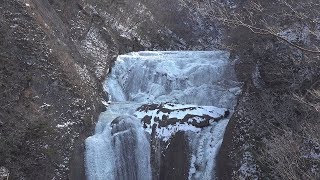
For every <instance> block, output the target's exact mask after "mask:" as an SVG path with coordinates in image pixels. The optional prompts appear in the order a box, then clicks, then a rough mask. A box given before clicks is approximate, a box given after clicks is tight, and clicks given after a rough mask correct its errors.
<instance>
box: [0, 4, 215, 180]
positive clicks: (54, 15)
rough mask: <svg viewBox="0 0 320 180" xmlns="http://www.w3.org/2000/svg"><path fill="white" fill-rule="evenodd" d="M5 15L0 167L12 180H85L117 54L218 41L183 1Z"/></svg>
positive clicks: (4, 10)
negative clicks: (89, 140)
mask: <svg viewBox="0 0 320 180" xmlns="http://www.w3.org/2000/svg"><path fill="white" fill-rule="evenodd" d="M0 9H1V11H0V12H1V13H0V21H1V26H0V50H1V54H0V55H1V56H0V61H1V63H0V68H1V69H0V73H1V76H0V77H1V80H0V84H1V102H0V103H1V107H0V133H1V134H0V138H1V141H0V154H1V155H0V166H4V167H6V168H7V169H9V171H10V177H11V178H13V179H19V178H25V179H52V178H55V179H66V178H67V177H68V176H69V178H71V179H81V177H84V176H83V175H84V172H83V169H82V168H81V164H82V162H83V157H82V156H83V155H82V152H83V145H82V143H83V139H84V138H85V137H87V136H88V135H89V134H90V133H91V132H92V129H93V127H94V124H95V120H96V119H97V115H98V114H99V113H100V112H101V111H102V110H103V106H102V104H101V100H102V99H106V98H105V97H104V94H103V93H102V86H101V82H102V80H103V79H104V77H105V75H106V73H107V72H108V70H109V67H110V65H111V64H112V62H113V61H114V58H115V57H116V56H117V55H118V54H121V53H124V52H129V51H135V50H142V49H150V50H153V49H162V50H168V49H176V50H178V49H200V50H201V49H212V48H213V47H214V46H215V45H216V44H215V43H218V42H220V34H221V32H220V30H219V29H218V28H217V27H216V26H215V25H214V24H213V23H211V22H210V21H208V20H206V19H205V18H204V17H203V16H202V15H200V14H199V13H198V12H197V10H196V9H193V8H187V7H185V6H184V5H183V4H181V3H180V2H179V1H161V2H159V1H139V0H136V1H111V0H110V1H107V0H105V1H84V0H79V1H78V0H70V1H63V0H55V1H53V0H32V1H30V0H12V1H1V2H0ZM163 12H165V13H163ZM72 154H73V155H72ZM72 157H73V158H72ZM70 172H71V173H70Z"/></svg>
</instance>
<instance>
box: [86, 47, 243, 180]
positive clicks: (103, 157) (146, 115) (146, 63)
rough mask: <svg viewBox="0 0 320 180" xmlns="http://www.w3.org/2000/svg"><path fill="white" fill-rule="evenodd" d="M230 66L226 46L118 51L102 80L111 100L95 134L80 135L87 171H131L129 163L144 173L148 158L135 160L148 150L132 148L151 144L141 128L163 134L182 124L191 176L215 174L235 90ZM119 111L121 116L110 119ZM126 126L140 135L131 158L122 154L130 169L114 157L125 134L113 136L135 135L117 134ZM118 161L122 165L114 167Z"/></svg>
mask: <svg viewBox="0 0 320 180" xmlns="http://www.w3.org/2000/svg"><path fill="white" fill-rule="evenodd" d="M232 67H233V64H232V62H230V61H229V54H228V53H227V52H224V51H182V52H181V51H168V52H165V51H162V52H148V51H145V52H133V53H129V54H126V55H121V56H119V57H118V59H117V61H116V62H115V65H114V67H113V68H112V70H111V73H110V74H109V76H108V77H107V79H106V81H105V84H104V87H105V90H106V92H108V94H109V98H110V100H111V104H110V105H109V106H108V108H107V111H105V112H103V113H102V114H101V115H100V118H99V122H98V123H97V126H96V131H95V135H94V136H91V137H89V138H88V139H87V140H86V165H87V175H88V178H89V179H106V178H108V179H117V178H116V177H117V176H129V175H130V174H135V173H134V172H130V171H143V172H140V174H143V175H144V176H145V177H148V178H150V177H151V170H150V168H148V167H149V166H148V165H145V167H141V168H139V167H140V166H141V163H147V164H149V163H148V160H149V162H150V151H146V149H145V150H144V152H143V154H141V152H138V151H139V150H137V149H139V148H142V147H146V146H147V145H146V144H149V141H148V140H147V138H146V137H148V136H146V133H149V134H151V133H152V131H156V132H155V133H156V136H157V137H158V138H159V139H160V140H162V141H170V138H171V137H172V136H173V135H174V134H175V133H176V132H178V131H184V132H185V133H186V134H187V136H188V137H190V138H189V139H190V140H189V146H190V149H191V152H190V153H191V154H190V159H191V165H190V171H189V179H212V178H214V177H213V176H214V173H213V171H214V166H215V160H214V159H215V156H216V154H217V152H218V149H219V147H220V144H221V142H222V138H223V134H224V130H225V127H226V125H227V123H228V117H229V112H232V110H233V107H234V106H235V102H236V95H237V94H239V92H240V84H239V83H238V82H236V81H235V80H234V79H233V77H234V76H233V73H234V72H233V68H232ZM119 117H120V119H122V121H119V120H115V119H119ZM133 121H135V122H133ZM115 124H116V125H115ZM115 126H116V127H117V128H116V129H115ZM155 126H156V128H155V129H154V128H153V127H155ZM113 131H116V132H117V133H112V132H113ZM129 132H135V135H134V137H135V138H137V140H136V141H137V142H139V143H138V145H137V147H135V149H133V148H132V153H133V154H135V158H133V159H130V160H127V159H126V160H125V161H127V163H130V164H131V165H132V164H136V166H137V168H134V169H130V171H129V170H128V169H126V167H127V166H126V163H124V162H122V161H121V162H119V161H118V160H117V157H123V156H126V153H128V152H126V151H125V150H123V149H124V148H125V147H122V146H123V145H122V144H125V142H120V143H115V142H117V141H128V143H129V142H131V141H134V140H132V138H131V139H128V137H127V136H123V137H121V138H119V137H116V136H118V135H119V134H126V133H129ZM143 132H144V133H143ZM191 137H192V138H191ZM143 139H144V141H143ZM129 144H130V143H129ZM126 146H127V145H126ZM129 149H131V148H129ZM148 152H149V154H148ZM123 153H125V154H123ZM146 154H147V156H146ZM142 156H144V157H148V158H149V159H145V158H143V157H142ZM139 159H144V160H143V161H139V162H138V160H139ZM139 164H140V166H139ZM138 166H139V167H138ZM119 168H120V169H125V170H123V171H121V172H119ZM128 171H129V172H128ZM147 174H148V175H147ZM139 177H140V179H141V177H142V176H138V178H139ZM122 178H125V177H122ZM148 178H144V179H148Z"/></svg>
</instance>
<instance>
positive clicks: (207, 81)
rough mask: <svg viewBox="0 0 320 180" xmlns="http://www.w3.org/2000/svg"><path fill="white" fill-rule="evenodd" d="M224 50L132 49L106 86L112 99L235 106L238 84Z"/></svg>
mask: <svg viewBox="0 0 320 180" xmlns="http://www.w3.org/2000/svg"><path fill="white" fill-rule="evenodd" d="M232 68H233V66H232V63H230V62H229V53H227V52H224V51H173V52H172V51H169V52H166V51H160V52H157V51H155V52H149V51H147V52H133V53H129V54H125V55H120V56H118V59H117V61H116V62H115V66H114V67H113V68H112V72H111V74H110V75H109V77H108V80H107V81H106V84H105V89H106V91H107V92H108V93H109V95H110V98H111V101H113V102H121V101H134V102H138V103H146V102H152V103H160V102H171V103H181V104H195V105H206V106H210V105H214V106H217V107H224V108H230V109H232V108H233V107H234V104H235V94H236V93H237V92H239V90H240V89H239V83H237V82H236V81H233V76H234V74H233V70H232Z"/></svg>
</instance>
